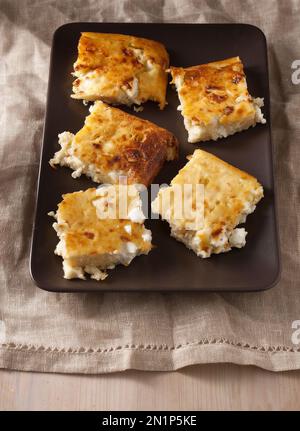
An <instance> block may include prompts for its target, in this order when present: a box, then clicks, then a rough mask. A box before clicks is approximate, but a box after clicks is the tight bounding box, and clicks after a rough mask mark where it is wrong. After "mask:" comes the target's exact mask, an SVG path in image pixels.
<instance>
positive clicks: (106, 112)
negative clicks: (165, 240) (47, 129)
mask: <svg viewBox="0 0 300 431" xmlns="http://www.w3.org/2000/svg"><path fill="white" fill-rule="evenodd" d="M90 111H91V113H90V115H89V116H88V117H86V119H85V123H84V126H83V128H82V129H81V130H79V132H78V133H76V135H73V134H72V133H70V132H63V133H61V134H60V135H59V144H60V146H61V150H59V151H58V152H57V153H55V155H54V157H53V159H51V160H50V165H51V166H52V167H54V165H61V166H68V167H69V168H71V169H73V170H74V172H73V173H72V176H73V178H76V177H79V176H80V175H81V174H85V175H87V176H89V177H91V178H92V180H93V181H95V182H97V183H110V184H116V183H118V181H119V178H120V177H121V176H126V177H127V182H128V184H133V183H140V184H144V185H145V186H148V185H149V184H150V183H151V182H152V180H153V178H154V177H155V176H156V175H157V174H158V172H159V170H160V169H161V167H162V165H163V163H164V162H165V161H166V160H173V159H175V158H176V157H177V155H178V141H177V139H176V138H175V137H174V136H173V135H172V133H170V132H168V131H167V130H165V129H163V128H161V127H158V126H156V125H155V124H153V123H150V122H149V121H146V120H142V119H140V118H138V117H135V116H133V115H130V114H127V113H126V112H123V111H121V110H120V109H118V108H113V107H111V106H108V105H106V104H105V103H103V102H100V101H97V102H95V104H94V105H93V106H92V107H91V108H90Z"/></svg>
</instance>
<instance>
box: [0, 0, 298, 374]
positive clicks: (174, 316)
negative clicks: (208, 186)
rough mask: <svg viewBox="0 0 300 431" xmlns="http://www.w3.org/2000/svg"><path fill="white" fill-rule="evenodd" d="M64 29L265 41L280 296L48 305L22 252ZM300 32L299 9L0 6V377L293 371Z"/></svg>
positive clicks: (290, 5) (273, 5)
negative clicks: (235, 32) (117, 25)
mask: <svg viewBox="0 0 300 431" xmlns="http://www.w3.org/2000/svg"><path fill="white" fill-rule="evenodd" d="M71 21H99V22H101V21H116V22H120V21H132V22H134V21H135V22H138V21H140V22H197V23H205V22H228V23H233V22H245V23H252V24H255V25H257V26H259V27H260V28H262V30H263V31H264V32H265V33H266V35H267V39H268V47H269V61H270V83H271V102H272V120H273V143H274V150H275V173H276V182H277V188H278V206H279V229H280V236H281V253H282V276H281V281H280V282H279V284H278V285H277V287H275V288H274V289H271V290H270V291H266V292H263V293H251V294H250V293H246V294H237V293H226V294H225V293H224V294H215V293H211V294H209V293H207V294H195V293H173V294H163V293H162V294H160V293H153V294H151V293H103V294H102V293H86V294H54V293H47V292H45V291H42V290H40V289H38V288H37V287H35V285H34V284H33V282H32V280H31V278H30V275H29V270H28V267H29V248H30V241H31V229H32V223H33V212H34V203H35V193H36V182H37V175H38V162H39V156H40V149H41V140H42V129H43V121H44V113H45V102H46V90H47V80H48V67H49V54H50V44H51V38H52V34H53V32H54V30H55V29H56V28H57V27H58V26H60V25H62V24H64V23H66V22H71ZM299 22H300V3H299V0H294V1H273V0H272V1H271V0H264V1H250V0H248V1H232V0H223V1H209V0H207V1H196V0H194V1H192V0H191V1H188V0H184V1H179V0H178V1H159V0H157V1H156V0H144V1H112V0H107V1H106V0H105V1H95V0H84V1H83V0H73V1H49V0H48V1H41V0H33V1H26V0H20V1H19V0H16V1H12V0H7V1H3V0H1V1H0V29H1V41H0V51H1V57H0V58H1V60H0V88H1V93H0V94H1V102H0V115H1V131H0V156H1V166H0V187H1V206H0V212H1V217H0V226H1V236H0V238H1V247H0V253H1V269H0V277H1V284H0V345H1V347H0V367H2V368H10V369H18V370H35V371H47V372H65V373H102V372H112V371H119V370H124V369H128V368H136V369H143V370H174V369H178V368H180V367H184V366H187V365H190V364H198V363H212V362H233V363H236V364H254V365H257V366H259V367H262V368H266V369H269V370H274V371H279V370H290V369H297V368H300V344H297V341H298V340H297V337H296V336H295V335H294V338H293V339H292V338H291V337H292V333H293V332H294V331H295V329H293V328H292V323H293V321H296V320H300V271H299V261H300V224H299V221H300V215H299V211H300V205H299V198H300V187H299V184H300V168H299V165H300V142H299V139H300V121H299V115H300V103H299V102H300V95H299V93H300V85H298V86H297V85H294V84H293V83H292V81H291V73H292V69H291V63H292V62H293V60H295V59H300V25H299ZM198 43H201V41H199V42H198ZM203 43H204V42H203ZM257 156H258V157H259V154H258V155H257ZM299 338H300V337H299ZM293 340H294V344H293ZM299 341H300V340H299Z"/></svg>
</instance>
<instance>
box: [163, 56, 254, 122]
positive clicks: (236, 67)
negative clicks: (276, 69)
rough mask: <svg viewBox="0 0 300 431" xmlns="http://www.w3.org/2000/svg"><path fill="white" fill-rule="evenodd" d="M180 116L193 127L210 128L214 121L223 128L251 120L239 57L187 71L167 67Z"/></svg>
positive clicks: (251, 109) (251, 112)
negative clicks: (175, 88)
mask: <svg viewBox="0 0 300 431" xmlns="http://www.w3.org/2000/svg"><path fill="white" fill-rule="evenodd" d="M170 71H171V75H172V83H175V84H176V87H177V90H178V93H179V97H180V101H181V108H182V114H183V115H184V117H186V118H188V119H190V120H191V121H192V122H194V123H195V124H200V125H203V126H205V125H207V124H210V123H211V122H212V121H213V119H214V118H215V117H218V118H219V122H220V123H221V124H224V125H226V124H227V123H232V122H236V121H239V120H241V119H243V118H244V117H248V116H253V117H254V116H255V107H254V105H253V102H252V98H251V96H250V95H249V92H248V90H247V82H246V77H245V74H244V69H243V64H242V62H241V60H240V58H239V57H233V58H229V59H227V60H222V61H215V62H212V63H208V64H202V65H199V66H192V67H188V68H181V67H171V68H170Z"/></svg>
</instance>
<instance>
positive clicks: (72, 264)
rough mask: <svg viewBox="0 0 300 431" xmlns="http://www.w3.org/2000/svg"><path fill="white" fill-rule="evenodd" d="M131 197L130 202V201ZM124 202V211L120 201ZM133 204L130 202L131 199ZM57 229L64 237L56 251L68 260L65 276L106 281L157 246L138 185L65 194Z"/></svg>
mask: <svg viewBox="0 0 300 431" xmlns="http://www.w3.org/2000/svg"><path fill="white" fill-rule="evenodd" d="M124 197H126V199H127V201H126V200H124ZM121 201H122V202H125V204H122V209H121V210H120V208H121V205H120V202H121ZM126 202H127V203H126ZM49 215H53V216H54V217H55V219H56V222H55V223H54V224H53V227H54V229H55V230H56V232H57V235H58V237H59V243H58V244H57V247H56V249H55V254H57V255H59V256H61V257H62V258H63V270H64V278H68V279H71V278H82V279H85V274H90V276H91V278H94V279H96V280H103V279H104V278H106V277H107V272H106V270H107V269H113V268H114V267H115V266H116V265H117V264H123V265H126V266H127V265H129V264H130V262H131V261H132V259H134V258H135V257H136V256H138V255H140V254H148V253H149V251H150V250H151V248H152V245H151V231H150V230H148V229H146V228H145V226H144V224H143V223H144V214H143V212H142V205H141V199H140V196H139V193H138V191H137V189H136V187H135V186H133V185H132V186H128V187H126V186H115V185H106V186H100V187H99V188H98V189H95V188H90V189H87V190H85V191H78V192H74V193H68V194H65V195H63V200H62V201H61V202H60V203H59V204H58V209H57V212H56V214H54V213H49Z"/></svg>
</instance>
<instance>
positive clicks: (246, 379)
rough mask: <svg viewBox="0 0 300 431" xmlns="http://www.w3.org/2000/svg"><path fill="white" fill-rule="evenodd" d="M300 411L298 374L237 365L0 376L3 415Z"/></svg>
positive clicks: (0, 407)
mask: <svg viewBox="0 0 300 431" xmlns="http://www.w3.org/2000/svg"><path fill="white" fill-rule="evenodd" d="M173 409H174V410H182V411H183V410H300V371H294V372H286V373H277V374H276V373H271V372H267V371H264V370H261V369H258V368H254V367H239V366H235V365H229V364H224V365H205V366H193V367H188V368H185V369H182V370H180V371H177V372H173V373H156V372H155V373H153V372H152V373H150V372H139V371H128V372H125V373H115V374H110V375H107V374H106V375H97V376H85V375H80V376H79V375H63V374H41V373H25V372H17V371H4V370H1V371H0V410H173Z"/></svg>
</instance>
